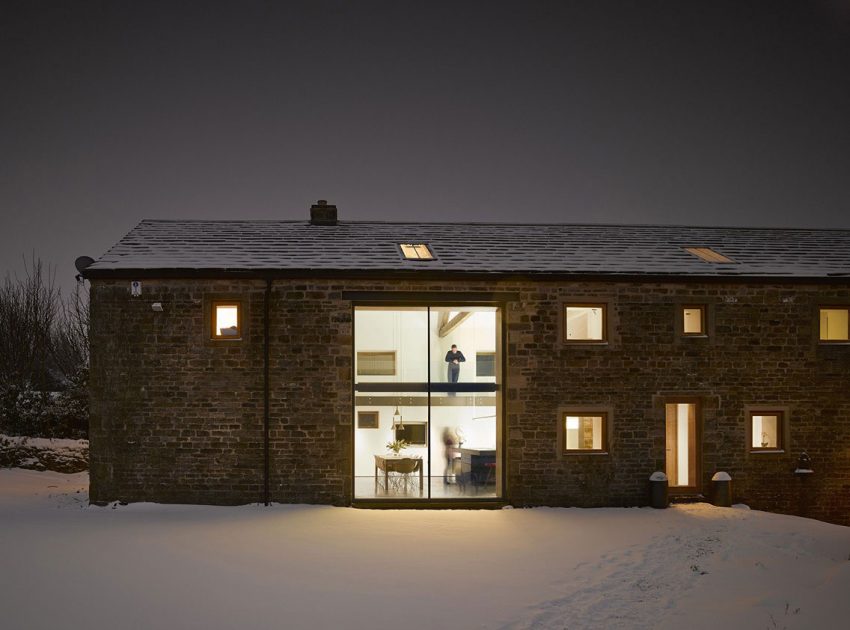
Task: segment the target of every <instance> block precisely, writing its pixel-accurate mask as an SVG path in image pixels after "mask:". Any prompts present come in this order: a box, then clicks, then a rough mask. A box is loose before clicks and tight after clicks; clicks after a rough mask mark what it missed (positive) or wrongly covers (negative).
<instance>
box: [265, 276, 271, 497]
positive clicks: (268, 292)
mask: <svg viewBox="0 0 850 630" xmlns="http://www.w3.org/2000/svg"><path fill="white" fill-rule="evenodd" d="M272 282H273V281H272V279H271V278H266V293H265V298H264V300H263V503H264V504H265V505H266V506H268V505H269V503H270V493H269V391H270V388H269V355H270V352H269V349H270V348H269V346H270V335H269V317H270V314H271V297H272Z"/></svg>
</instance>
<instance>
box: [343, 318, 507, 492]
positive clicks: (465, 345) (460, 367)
mask: <svg viewBox="0 0 850 630" xmlns="http://www.w3.org/2000/svg"><path fill="white" fill-rule="evenodd" d="M500 330H501V315H500V312H499V309H498V308H497V307H490V306H463V305H457V306H451V307H448V306H441V307H433V306H432V307H427V306H424V307H420V306H416V307H405V306H397V307H383V306H382V307H370V306H358V307H356V308H355V312H354V345H355V370H354V373H355V385H354V389H355V407H354V417H355V419H356V420H357V421H358V422H357V424H356V425H355V427H356V428H355V430H354V432H355V433H354V475H355V481H354V496H355V499H370V500H373V499H376V500H381V499H405V500H427V499H429V498H431V499H435V498H436V499H452V498H466V499H468V498H494V497H497V496H501V493H502V489H501V447H500V446H499V442H500V439H499V436H500V435H501V429H500V426H501V402H500V398H499V396H500V382H501V376H500V374H501V352H500V345H499V339H500ZM452 345H456V346H457V351H459V352H460V353H462V355H463V358H464V359H465V361H463V362H461V361H460V360H459V359H458V363H457V364H454V363H453V360H454V359H452V361H450V362H447V361H446V359H447V355H449V356H456V355H450V354H449V353H451V347H452ZM390 354H391V355H392V356H394V362H395V366H394V373H390V371H389V370H385V371H384V373H377V372H376V370H375V369H374V361H372V359H373V357H374V356H375V355H383V356H388V355H390ZM364 360H368V361H372V363H370V365H369V367H367V368H366V369H364V368H363V366H361V361H364ZM479 363H480V365H479ZM450 364H451V365H456V366H457V367H456V368H451V367H449V366H450ZM453 371H454V372H456V374H457V378H456V381H455V380H453V377H452V374H453ZM364 412H368V413H369V415H368V416H363V414H364ZM364 420H366V422H364ZM402 439H403V440H405V441H406V442H407V445H406V447H405V448H403V449H402V450H401V451H400V452H399V453H398V454H395V453H393V452H392V451H391V449H389V448H388V444H390V443H392V442H394V441H396V440H402Z"/></svg>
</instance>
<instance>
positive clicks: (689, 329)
mask: <svg viewBox="0 0 850 630" xmlns="http://www.w3.org/2000/svg"><path fill="white" fill-rule="evenodd" d="M682 334H684V335H685V336H689V335H705V306H702V305H698V306H683V307H682Z"/></svg>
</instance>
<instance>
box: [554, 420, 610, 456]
mask: <svg viewBox="0 0 850 630" xmlns="http://www.w3.org/2000/svg"><path fill="white" fill-rule="evenodd" d="M564 423H565V427H564V436H565V440H564V450H565V451H582V452H594V451H595V452H599V453H602V452H604V451H605V450H606V448H607V445H606V440H605V435H606V432H607V430H608V428H607V426H606V425H607V423H608V414H605V413H599V412H593V413H580V412H579V413H575V412H570V413H567V414H565V415H564Z"/></svg>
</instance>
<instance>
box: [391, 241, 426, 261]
mask: <svg viewBox="0 0 850 630" xmlns="http://www.w3.org/2000/svg"><path fill="white" fill-rule="evenodd" d="M399 247H401V255H402V256H404V259H405V260H434V253H433V252H432V251H431V248H430V247H428V246H427V245H426V244H425V243H399Z"/></svg>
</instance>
